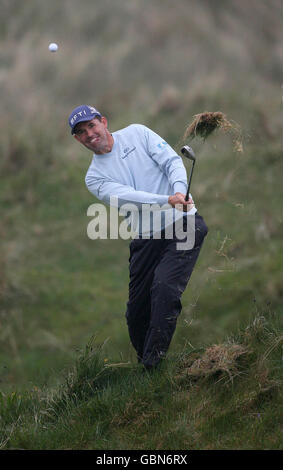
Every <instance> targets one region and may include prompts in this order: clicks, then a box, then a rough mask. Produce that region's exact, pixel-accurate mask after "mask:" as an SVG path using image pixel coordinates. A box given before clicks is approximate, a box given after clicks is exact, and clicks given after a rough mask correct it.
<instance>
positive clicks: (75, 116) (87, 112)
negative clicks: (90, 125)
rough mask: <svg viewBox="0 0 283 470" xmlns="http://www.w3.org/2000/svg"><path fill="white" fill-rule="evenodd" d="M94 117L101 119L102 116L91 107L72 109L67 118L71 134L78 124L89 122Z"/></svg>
mask: <svg viewBox="0 0 283 470" xmlns="http://www.w3.org/2000/svg"><path fill="white" fill-rule="evenodd" d="M96 116H100V117H102V115H101V114H100V112H99V111H97V109H95V108H94V107H93V106H88V105H87V104H83V105H81V106H78V107H77V108H75V109H73V111H72V112H71V114H70V116H69V125H70V127H71V133H72V134H74V133H75V127H76V125H77V124H78V123H79V122H83V121H91V120H92V119H94V118H95V117H96Z"/></svg>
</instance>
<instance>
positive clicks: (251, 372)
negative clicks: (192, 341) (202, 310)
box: [0, 314, 282, 450]
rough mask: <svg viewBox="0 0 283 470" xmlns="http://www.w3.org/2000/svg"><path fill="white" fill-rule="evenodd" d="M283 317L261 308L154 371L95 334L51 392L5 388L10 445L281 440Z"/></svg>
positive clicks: (232, 444) (229, 444) (268, 444)
mask: <svg viewBox="0 0 283 470" xmlns="http://www.w3.org/2000/svg"><path fill="white" fill-rule="evenodd" d="M280 323H281V318H279V316H278V315H275V314H267V315H265V316H263V315H260V316H259V315H258V316H255V317H254V319H253V321H252V323H251V324H249V325H248V326H247V327H246V328H245V329H242V330H240V331H238V333H237V334H236V335H234V336H230V337H228V338H226V340H225V341H223V342H222V343H218V344H214V345H210V346H209V347H208V348H201V350H196V349H191V348H189V347H188V348H187V349H185V350H183V352H182V354H178V355H175V356H174V355H171V356H169V358H168V361H167V362H166V363H163V365H162V367H161V369H159V370H156V371H154V372H151V373H148V372H145V371H144V369H143V368H142V367H141V366H140V365H134V364H129V363H124V364H123V363H122V364H121V363H120V364H119V363H117V364H107V363H106V362H105V358H104V345H101V344H96V343H95V342H94V340H93V339H91V340H90V341H89V343H88V344H87V345H86V348H85V349H84V350H83V351H82V352H81V353H79V354H78V356H77V360H76V362H75V364H74V367H73V369H72V370H71V371H69V372H67V373H66V376H65V380H64V382H63V383H62V384H61V385H60V386H59V387H58V388H57V390H53V393H52V394H50V392H48V391H46V390H39V389H35V390H33V391H30V392H28V393H25V394H21V393H17V392H13V393H10V394H3V393H2V394H1V404H0V410H1V414H0V416H1V422H0V423H1V435H2V444H1V445H2V448H24V449H64V448H68V449H76V448H82V449H112V450H114V449H157V450H160V449H190V450H192V449H233V448H237V449H279V448H280V446H281V444H282V434H281V431H280V400H281V398H282V396H281V394H280V388H281V385H282V368H281V354H280V349H281V346H282V334H281V333H280V329H281V328H282V324H281V326H280ZM281 332H282V330H281ZM281 411H282V408H281ZM133 429H135V432H134V433H133Z"/></svg>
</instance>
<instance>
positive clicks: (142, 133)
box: [69, 105, 207, 370]
mask: <svg viewBox="0 0 283 470" xmlns="http://www.w3.org/2000/svg"><path fill="white" fill-rule="evenodd" d="M69 125H70V127H71V133H72V134H73V135H74V137H75V139H76V140H77V141H78V142H79V143H80V144H82V145H84V146H85V147H86V148H87V149H89V150H90V151H91V152H92V153H93V158H92V161H91V164H90V166H89V169H88V171H87V174H86V178H85V181H86V185H87V188H88V189H89V191H90V192H91V193H92V194H94V196H96V197H97V198H98V199H100V200H101V201H104V202H106V203H107V204H110V203H111V199H110V198H111V197H112V198H113V197H114V196H115V198H116V200H117V201H118V206H119V207H120V206H122V205H123V204H126V203H130V204H131V205H134V206H135V207H136V208H137V212H138V213H139V215H141V214H142V208H143V207H150V206H152V205H155V206H156V205H159V206H160V207H161V208H164V210H163V209H162V210H161V211H160V212H161V215H162V217H160V218H159V220H160V227H159V235H158V237H156V230H157V229H156V227H153V226H152V220H151V222H150V224H149V225H147V224H144V225H147V226H146V227H145V226H143V224H142V223H141V224H140V226H139V232H138V234H137V237H136V238H135V239H133V240H132V241H131V243H130V258H129V272H130V273H129V274H130V283H129V299H128V302H127V310H126V319H127V325H128V329H129V335H130V339H131V342H132V345H133V347H134V348H135V350H136V353H137V359H138V361H139V362H141V363H142V364H143V365H144V367H145V368H146V369H148V370H149V369H152V368H156V366H158V364H159V363H160V361H161V359H162V358H164V357H165V355H166V352H167V350H168V348H169V345H170V342H171V339H172V336H173V334H174V331H175V328H176V322H177V318H178V315H179V314H180V312H181V308H182V304H181V301H180V299H181V295H182V293H183V292H184V290H185V288H186V286H187V284H188V281H189V279H190V276H191V274H192V271H193V268H194V266H195V263H196V261H197V258H198V255H199V252H200V248H201V246H202V243H203V240H204V238H205V236H206V234H207V226H206V224H205V222H204V220H203V218H202V217H201V216H200V215H199V214H198V212H197V209H196V207H195V204H194V201H193V199H192V197H191V195H190V198H189V200H188V201H186V200H185V195H186V191H187V174H186V169H185V167H184V165H183V162H182V159H181V157H180V156H179V155H177V154H176V152H175V151H174V150H173V149H172V148H171V147H170V146H169V145H168V143H167V142H166V141H164V140H163V139H162V138H161V137H160V136H159V135H157V134H156V133H155V132H153V131H152V130H150V129H149V128H148V127H146V126H144V125H141V124H132V125H129V126H128V127H126V128H124V129H121V130H118V131H115V132H112V133H111V132H110V131H109V129H108V122H107V119H106V117H105V116H103V115H102V114H101V113H100V112H99V111H97V110H96V109H95V108H94V107H92V106H88V105H82V106H79V107H77V108H75V109H74V110H73V111H72V113H71V114H70V116H69ZM168 214H171V215H172V217H171V218H170V217H168ZM189 219H190V220H193V221H194V242H193V244H192V246H191V247H190V249H178V243H179V242H180V239H179V238H178V237H177V235H176V230H175V229H174V226H175V224H176V221H180V220H181V221H182V226H183V230H184V231H186V227H187V226H188V222H187V221H188V220H189ZM169 225H170V227H169ZM172 227H173V230H172V231H171V230H169V233H170V236H166V234H168V228H172ZM157 231H158V230H157Z"/></svg>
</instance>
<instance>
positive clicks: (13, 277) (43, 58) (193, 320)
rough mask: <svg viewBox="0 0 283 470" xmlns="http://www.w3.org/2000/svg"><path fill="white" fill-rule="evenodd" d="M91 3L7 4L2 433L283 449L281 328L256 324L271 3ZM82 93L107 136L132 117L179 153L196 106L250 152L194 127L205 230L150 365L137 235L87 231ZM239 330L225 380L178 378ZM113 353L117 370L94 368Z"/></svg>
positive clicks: (274, 119) (274, 136)
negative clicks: (158, 366)
mask: <svg viewBox="0 0 283 470" xmlns="http://www.w3.org/2000/svg"><path fill="white" fill-rule="evenodd" d="M96 3H97V5H96V6H95V8H93V2H91V0H85V2H83V4H81V5H80V12H79V14H78V5H77V2H75V0H68V1H67V0H62V2H60V6H59V7H58V2H53V1H52V0H50V2H49V3H48V5H47V3H46V4H42V5H41V6H40V7H39V4H38V2H36V1H34V0H31V1H30V2H29V6H28V7H27V8H25V9H24V11H21V14H18V13H19V12H18V6H17V2H14V1H10V2H5V5H3V15H2V16H3V18H5V21H4V20H3V21H2V20H0V21H1V25H2V26H3V27H2V28H1V32H0V36H1V41H0V58H1V76H0V78H1V80H0V94H1V103H2V108H3V113H2V115H1V131H2V132H1V142H0V153H1V161H0V171H1V187H0V210H1V220H0V237H1V245H0V390H1V397H2V401H1V421H0V426H1V430H2V432H1V439H2V444H1V445H2V447H3V448H8V447H9V448H12V447H20V448H21V447H23V448H29V449H30V448H42V449H44V448H45V449H47V448H57V447H58V448H83V449H86V448H97V449H104V448H108V449H110V448H115V449H122V448H123V447H124V448H144V449H145V448H152V449H158V448H160V449H167V448H168V449H171V448H172V447H174V448H192V449H194V448H207V449H209V448H221V447H223V448H233V447H234V448H253V447H256V448H279V447H280V441H279V435H280V430H279V425H278V420H279V401H278V396H279V395H278V386H277V383H279V382H278V381H279V369H278V368H279V366H280V359H281V358H280V356H279V353H278V351H279V349H278V348H277V346H276V348H275V347H274V349H272V350H271V349H270V348H271V346H272V344H273V345H274V346H275V345H276V344H277V343H276V341H277V340H276V339H275V338H279V337H280V327H279V325H278V326H276V328H275V327H274V328H275V330H274V331H275V333H272V334H271V333H270V335H269V334H267V330H268V331H273V326H274V325H273V321H274V318H273V317H272V315H271V314H270V312H277V314H276V315H278V316H279V315H280V314H281V313H282V307H281V306H282V301H283V290H282V283H281V277H282V276H281V273H282V269H283V256H282V253H283V250H282V235H281V234H282V201H281V199H282V198H281V187H282V181H281V180H282V177H281V175H282V151H283V148H282V139H281V133H282V132H281V128H282V124H281V121H282V117H281V114H282V100H281V98H282V97H281V95H282V89H281V82H282V80H281V78H282V60H281V57H280V53H279V51H280V50H281V43H280V40H281V30H282V27H281V24H280V18H282V6H281V5H279V4H278V2H276V1H275V0H274V1H271V2H269V4H268V6H267V5H264V4H263V3H262V4H261V5H257V8H256V9H254V5H253V2H251V4H246V3H245V4H244V3H243V2H238V1H236V0H229V1H227V2H225V7H223V5H221V8H218V7H217V6H216V5H210V3H209V2H206V3H207V5H205V7H203V5H200V2H197V1H193V2H191V4H190V11H188V2H187V0H179V2H178V8H173V7H172V5H171V3H170V2H169V0H164V1H163V2H162V7H161V2H160V1H158V0H153V1H152V2H151V3H150V4H149V5H148V8H146V9H145V8H144V0H135V1H134V2H130V3H129V2H125V1H124V0H117V1H115V9H114V10H113V8H114V7H113V2H111V1H105V2H100V3H98V2H96ZM16 12H17V14H16ZM247 19H248V20H247ZM125 24H127V27H126V28H125ZM188 31H189V32H190V33H189V34H187V32H188ZM51 41H55V42H58V44H59V51H58V53H57V54H50V53H49V52H48V44H49V43H50V42H51ZM35 45H36V47H35ZM267 55H268V57H269V59H270V60H268V61H266V56H267ZM80 103H90V104H93V105H94V106H96V107H97V108H98V109H100V110H101V111H102V112H103V113H104V114H105V115H106V116H107V117H108V119H109V125H110V130H111V131H113V130H116V129H119V128H121V127H124V126H126V125H128V124H130V123H132V122H140V123H143V124H145V125H148V126H149V127H151V128H152V129H153V130H154V131H156V132H157V133H159V134H160V135H161V136H162V137H163V138H164V139H166V140H167V141H168V142H169V143H170V144H171V145H172V146H173V147H175V148H176V150H177V151H178V152H180V146H181V138H182V135H183V134H184V131H185V128H186V126H187V125H188V124H189V123H190V122H191V120H192V118H193V116H194V114H197V113H200V112H203V111H205V110H208V111H218V110H219V111H222V112H224V113H225V114H226V115H227V117H228V119H232V120H235V121H236V122H238V123H239V125H240V126H241V128H242V131H243V150H244V151H243V153H237V152H234V151H233V143H232V140H231V137H230V136H227V135H226V136H225V135H223V133H221V132H216V133H215V134H214V135H212V136H211V137H210V138H209V139H208V140H207V141H206V142H202V141H200V140H193V141H192V142H191V145H192V147H193V148H194V151H195V153H196V155H197V162H196V166H195V172H194V177H193V181H192V187H191V188H192V194H193V197H194V199H195V201H196V204H197V207H198V210H199V212H200V213H201V215H203V217H204V219H205V221H206V223H207V225H208V227H209V233H208V236H207V237H206V240H205V243H204V246H203V248H202V252H201V254H200V257H199V260H198V263H197V265H196V267H195V270H194V272H193V275H192V278H191V280H190V283H189V286H188V288H187V289H186V291H185V292H184V295H183V297H182V305H183V309H182V314H181V315H180V317H179V320H178V325H177V329H176V333H175V335H174V338H173V341H172V343H171V346H170V351H169V357H168V361H167V362H166V365H165V366H164V370H163V372H162V374H159V373H158V374H153V375H152V376H147V375H144V374H142V373H141V371H140V369H139V368H138V367H137V365H136V363H135V352H134V350H133V348H132V346H131V344H130V341H129V337H128V331H127V325H126V321H125V309H126V302H127V295H128V257H129V250H128V244H129V242H128V241H124V240H96V241H93V240H90V239H89V238H88V237H87V226H88V223H89V221H90V220H91V219H90V217H88V216H87V209H88V207H89V206H90V205H91V204H92V203H93V202H95V199H94V198H93V196H92V195H91V194H90V193H89V192H88V191H87V189H86V187H85V183H84V176H85V173H86V170H87V168H88V166H89V163H90V158H91V156H90V154H89V153H88V151H87V150H85V149H83V148H81V147H80V146H79V145H78V143H75V142H74V141H73V139H72V138H71V136H70V134H69V130H68V125H67V116H68V114H69V112H70V111H71V109H73V108H74V107H75V106H77V105H78V104H80ZM185 164H186V165H187V168H188V170H189V168H190V165H189V164H188V163H187V162H185ZM270 315H271V317H272V318H271V317H270ZM262 316H265V317H266V320H265V321H261V320H255V319H258V318H261V317H262ZM257 321H258V325H259V326H258V328H259V331H261V332H262V333H260V334H259V340H258V342H256V337H257V336H256V334H255V333H256V328H257V327H256V325H257V323H256V322H257ZM249 325H252V326H249ZM264 325H265V326H264ZM272 325H273V326H272ZM246 328H250V330H249V329H248V330H247V329H246ZM238 331H242V332H247V331H252V332H253V333H252V335H251V337H249V338H247V336H246V335H247V333H241V335H240V338H239V339H236V340H235V341H236V342H237V344H238V342H239V343H240V344H245V345H246V346H247V347H248V348H249V350H251V351H253V352H251V354H250V355H248V356H245V355H244V356H243V361H244V362H243V364H242V363H240V366H241V367H243V369H241V370H240V371H242V372H243V373H241V374H240V375H236V377H235V379H234V380H233V381H231V380H230V376H229V374H228V376H227V374H226V375H225V374H224V376H225V378H224V379H223V380H221V381H220V382H218V379H219V377H218V378H217V374H216V376H211V377H200V378H198V379H197V380H196V381H194V380H195V379H194V380H193V379H192V377H186V376H184V374H182V371H183V372H184V371H185V370H186V367H187V365H188V361H189V358H190V357H195V356H194V354H195V353H196V351H197V350H200V351H203V352H204V351H206V350H208V349H209V347H211V346H212V345H214V344H223V341H226V343H227V341H228V342H229V338H234V337H236V336H237V334H238ZM264 332H265V333H266V334H265V333H264ZM261 335H262V336H261ZM92 337H95V338H96V340H95V343H94V350H91V349H90V345H89V346H87V347H86V350H84V345H86V344H89V341H90V338H92ZM227 338H228V339H227ZM260 338H261V339H260ZM272 338H273V339H272ZM269 340H270V341H271V343H269ZM273 340H274V342H273V343H272V341H273ZM226 343H225V344H226ZM99 344H104V346H103V348H102V349H101V348H98V349H97V347H98V346H97V345H99ZM78 350H82V352H81V353H80V354H78ZM268 351H270V353H268ZM267 353H268V354H267ZM266 354H267V356H266ZM87 358H88V359H87ZM182 361H183V362H182ZM245 361H246V362H245ZM119 362H122V363H128V362H129V366H128V367H125V368H106V367H105V365H107V364H109V363H119ZM74 364H75V365H74ZM182 364H183V366H182ZM179 366H182V367H183V369H182V367H181V370H179V369H178V368H179ZM72 367H74V373H73V375H72V376H70V375H69V373H68V372H66V371H68V370H70V369H72ZM264 371H265V372H264ZM97 374H99V375H98V377H97V378H96V375H97ZM266 374H267V375H266ZM79 377H80V379H79ZM177 377H180V382H179V381H178V380H177ZM220 377H221V376H220ZM264 377H266V378H264ZM227 380H228V382H227V383H226V381H227ZM265 380H266V382H265ZM81 423H83V424H84V426H83V427H82V425H81ZM133 424H134V425H133ZM135 429H137V432H135Z"/></svg>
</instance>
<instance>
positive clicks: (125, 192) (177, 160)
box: [85, 124, 196, 234]
mask: <svg viewBox="0 0 283 470" xmlns="http://www.w3.org/2000/svg"><path fill="white" fill-rule="evenodd" d="M112 136H113V139H114V145H113V147H112V150H111V152H109V153H106V154H102V155H97V154H94V155H93V158H92V162H91V164H90V166H89V169H88V171H87V174H86V177H85V182H86V185H87V188H88V189H89V191H90V192H91V193H92V194H94V196H96V197H97V198H98V199H100V200H101V201H103V202H105V203H107V204H110V203H111V201H110V196H112V199H113V197H114V196H115V198H114V199H115V200H116V201H117V204H118V207H119V208H121V209H123V206H124V207H125V204H126V205H128V204H131V206H132V207H135V208H136V216H138V219H139V220H140V221H141V214H142V212H143V211H144V210H146V209H147V208H149V207H150V206H152V205H154V206H152V207H156V205H159V206H160V207H161V213H162V217H161V227H160V229H161V230H162V229H163V228H165V227H166V226H167V225H168V224H172V221H174V220H177V219H179V218H180V217H182V216H183V215H184V214H186V215H192V214H194V213H195V212H196V208H195V206H194V207H193V208H192V209H191V210H190V211H189V212H185V213H184V212H182V211H179V210H176V209H173V208H172V206H171V205H170V204H168V197H169V196H171V195H173V194H175V193H176V192H181V193H183V194H186V191H187V173H186V169H185V166H184V164H183V161H182V158H181V157H180V156H179V155H178V154H177V153H176V152H175V150H173V148H172V147H170V145H169V144H168V143H167V142H166V141H164V140H163V139H162V138H161V137H160V136H159V135H158V134H156V133H155V132H153V131H152V130H151V129H149V128H148V127H146V126H144V125H141V124H132V125H130V126H128V127H126V128H124V129H121V130H118V131H115V132H113V133H112ZM191 197H192V196H191ZM133 212H134V211H133ZM159 212H160V211H159ZM159 216H160V214H159ZM153 217H154V215H153ZM143 220H144V219H143ZM133 223H134V222H133V218H132V219H131V224H133ZM134 230H135V228H134ZM146 232H149V233H150V234H152V220H151V222H150V227H148V226H147V227H146V226H145V223H143V224H141V223H139V227H138V233H139V234H145V233H146Z"/></svg>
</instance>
